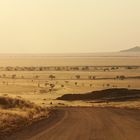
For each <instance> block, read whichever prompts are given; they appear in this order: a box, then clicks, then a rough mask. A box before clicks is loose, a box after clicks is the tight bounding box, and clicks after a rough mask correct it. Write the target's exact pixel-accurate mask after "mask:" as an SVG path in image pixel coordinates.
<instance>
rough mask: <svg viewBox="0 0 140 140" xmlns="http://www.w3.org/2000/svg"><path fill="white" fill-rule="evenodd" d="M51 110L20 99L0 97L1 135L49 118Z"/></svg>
mask: <svg viewBox="0 0 140 140" xmlns="http://www.w3.org/2000/svg"><path fill="white" fill-rule="evenodd" d="M48 114H49V110H47V109H45V108H43V107H40V106H37V105H35V104H34V103H31V102H29V101H25V100H23V99H18V98H10V97H0V134H5V133H9V132H11V131H14V130H16V129H17V128H21V127H23V126H25V125H28V124H30V123H32V122H33V121H36V120H39V119H41V118H43V117H47V115H48Z"/></svg>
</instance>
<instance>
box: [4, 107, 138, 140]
mask: <svg viewBox="0 0 140 140" xmlns="http://www.w3.org/2000/svg"><path fill="white" fill-rule="evenodd" d="M4 140H140V110H132V109H115V108H80V107H79V108H78V107H77V108H61V109H59V110H58V111H57V112H56V114H55V115H54V116H53V117H52V118H50V119H48V120H43V121H40V122H38V123H36V124H34V125H32V126H29V127H27V128H25V129H23V130H22V131H19V132H17V133H16V134H14V135H13V136H9V137H8V138H6V137H5V138H4Z"/></svg>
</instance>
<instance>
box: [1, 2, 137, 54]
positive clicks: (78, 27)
mask: <svg viewBox="0 0 140 140" xmlns="http://www.w3.org/2000/svg"><path fill="white" fill-rule="evenodd" d="M136 45H140V0H0V53H6V52H7V53H18V52H19V53H64V52H100V51H117V50H120V49H126V48H130V47H134V46H136Z"/></svg>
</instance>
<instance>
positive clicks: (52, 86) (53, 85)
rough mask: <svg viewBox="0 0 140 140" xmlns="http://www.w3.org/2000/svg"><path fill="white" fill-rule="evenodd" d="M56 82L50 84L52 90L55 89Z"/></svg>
mask: <svg viewBox="0 0 140 140" xmlns="http://www.w3.org/2000/svg"><path fill="white" fill-rule="evenodd" d="M54 87H55V84H50V92H51V91H52V90H53V89H54Z"/></svg>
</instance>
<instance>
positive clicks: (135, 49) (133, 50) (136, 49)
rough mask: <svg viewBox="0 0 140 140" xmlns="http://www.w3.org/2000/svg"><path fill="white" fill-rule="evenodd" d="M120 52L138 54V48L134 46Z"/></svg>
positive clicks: (139, 50) (139, 48)
mask: <svg viewBox="0 0 140 140" xmlns="http://www.w3.org/2000/svg"><path fill="white" fill-rule="evenodd" d="M120 52H140V47H139V46H136V47H133V48H130V49H127V50H121V51H120Z"/></svg>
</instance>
